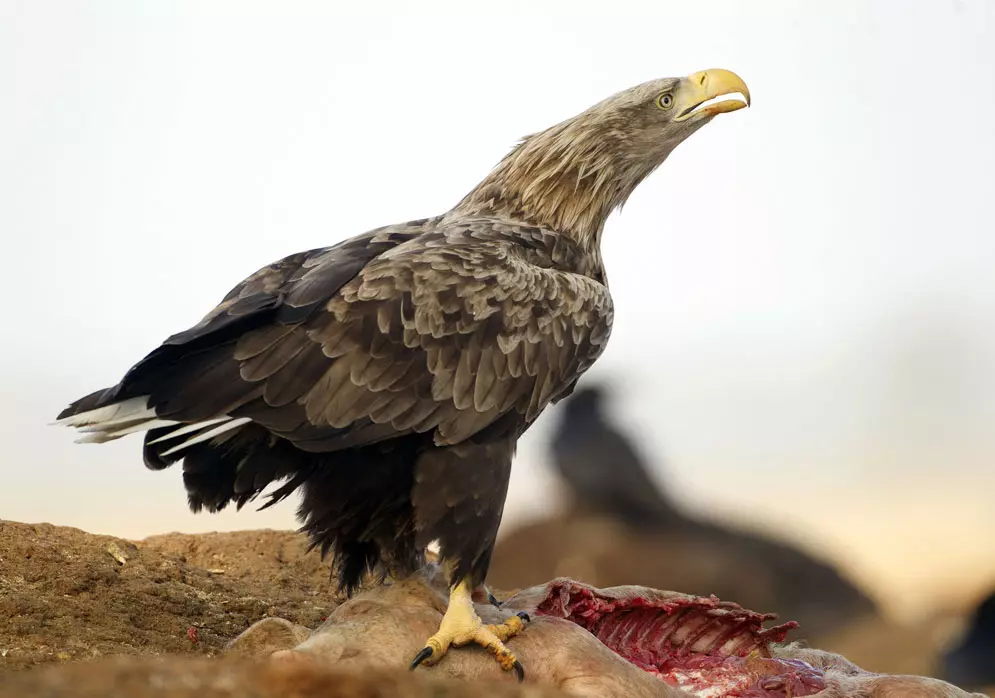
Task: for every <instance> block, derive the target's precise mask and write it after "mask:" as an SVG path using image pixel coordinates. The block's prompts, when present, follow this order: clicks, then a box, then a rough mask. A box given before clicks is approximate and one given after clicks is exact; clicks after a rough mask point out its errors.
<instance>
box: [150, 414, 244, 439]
mask: <svg viewBox="0 0 995 698" xmlns="http://www.w3.org/2000/svg"><path fill="white" fill-rule="evenodd" d="M229 419H231V417H229V416H228V415H225V416H224V417H218V418H217V419H205V420H204V421H203V422H194V423H193V424H187V425H186V426H185V427H181V428H180V429H174V430H173V431H171V432H169V433H168V434H166V435H164V436H160V437H159V438H158V439H153V440H152V441H149V445H152V444H157V443H161V442H163V441H169V440H170V439H175V438H177V437H180V436H183V435H184V434H189V433H190V432H191V431H200V430H201V429H206V428H207V427H209V426H211V425H213V424H217V423H218V422H227V421H228V420H229Z"/></svg>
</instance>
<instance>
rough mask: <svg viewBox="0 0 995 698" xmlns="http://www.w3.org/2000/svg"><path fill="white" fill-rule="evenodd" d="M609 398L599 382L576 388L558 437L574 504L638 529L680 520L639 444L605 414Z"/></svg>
mask: <svg viewBox="0 0 995 698" xmlns="http://www.w3.org/2000/svg"><path fill="white" fill-rule="evenodd" d="M605 400H606V397H605V391H604V390H603V389H602V388H601V387H600V386H593V387H585V388H582V389H579V390H577V391H576V392H575V393H574V395H573V397H572V398H570V399H569V400H568V401H567V402H566V403H565V407H564V409H563V413H564V414H563V418H562V419H561V420H560V425H559V428H558V429H557V431H556V433H555V435H554V436H553V443H552V451H553V464H554V465H555V467H556V469H557V470H558V471H559V473H560V476H561V477H562V478H563V479H564V480H565V481H567V482H569V483H570V489H571V491H572V494H573V496H574V499H575V500H576V501H575V502H574V503H575V505H576V506H577V507H578V508H580V509H582V510H584V511H587V512H590V513H600V514H611V515H614V516H617V517H618V518H619V519H621V520H622V521H624V522H625V523H626V524H628V525H631V526H636V527H639V528H646V527H649V528H655V527H659V526H664V525H672V524H676V523H677V522H679V521H680V520H681V518H682V517H681V516H680V514H679V513H678V512H677V510H676V509H675V508H674V505H673V503H672V502H671V500H670V497H669V496H667V494H666V492H665V490H664V489H663V487H662V486H661V485H660V484H658V483H657V482H656V481H655V479H654V478H653V477H652V476H651V475H650V472H649V469H648V468H647V467H646V465H645V461H644V459H643V457H642V455H641V454H640V453H639V452H638V449H637V448H636V446H635V444H633V443H631V442H630V441H629V439H627V438H626V437H625V436H624V435H623V434H621V433H619V431H618V430H616V429H615V427H614V425H613V424H612V423H611V420H610V418H609V417H607V416H606V414H605V411H604V409H603V405H604V402H605Z"/></svg>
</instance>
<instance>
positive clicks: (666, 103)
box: [656, 92, 674, 111]
mask: <svg viewBox="0 0 995 698" xmlns="http://www.w3.org/2000/svg"><path fill="white" fill-rule="evenodd" d="M656 106H658V107H660V108H661V109H663V110H664V111H667V110H668V109H671V108H673V106H674V95H672V94H670V93H669V92H664V93H663V94H662V95H660V96H659V97H657V98H656Z"/></svg>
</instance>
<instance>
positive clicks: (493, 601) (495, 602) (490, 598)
mask: <svg viewBox="0 0 995 698" xmlns="http://www.w3.org/2000/svg"><path fill="white" fill-rule="evenodd" d="M487 603H489V604H490V605H491V606H494V607H495V608H501V602H500V601H498V600H497V597H496V596H494V594H492V593H491V592H489V591H488V592H487Z"/></svg>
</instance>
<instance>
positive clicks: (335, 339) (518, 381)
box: [150, 221, 612, 451]
mask: <svg viewBox="0 0 995 698" xmlns="http://www.w3.org/2000/svg"><path fill="white" fill-rule="evenodd" d="M528 231H531V237H529V235H530V233H529V232H528ZM523 240H524V241H525V242H528V243H529V244H528V245H525V246H523V244H522V242H523ZM565 244H567V243H565V242H564V241H563V240H562V239H559V238H558V236H554V235H552V234H550V233H546V232H543V231H537V230H536V229H526V230H525V231H523V230H521V229H517V228H512V227H509V226H505V225H501V224H496V223H494V222H491V221H476V222H474V223H472V224H462V225H459V226H450V227H448V228H440V229H437V230H434V231H430V232H425V233H422V234H421V235H418V236H416V237H413V238H412V239H410V240H408V241H407V242H403V243H401V244H398V245H396V246H394V247H392V248H391V249H389V250H387V251H386V252H383V253H382V254H380V255H379V256H377V257H376V258H375V259H372V260H371V261H368V262H367V263H365V265H364V266H362V267H361V268H360V269H359V270H357V273H355V274H354V275H353V276H352V278H350V279H349V280H348V281H346V282H345V283H344V284H341V285H338V286H339V287H338V288H336V289H335V290H334V292H332V293H328V285H327V284H325V283H324V282H323V279H335V278H341V253H339V252H336V250H335V249H334V248H333V250H331V251H329V252H328V253H327V254H326V255H316V256H315V255H312V256H310V257H308V259H307V261H306V263H303V264H302V265H301V269H302V270H303V269H305V268H306V271H304V272H303V273H302V272H301V271H300V270H298V271H294V272H292V273H290V274H289V275H287V276H286V277H285V279H284V280H283V281H280V280H279V279H276V280H274V277H271V276H266V275H265V274H264V275H263V277H261V278H259V279H256V280H255V281H254V280H253V279H252V278H250V279H249V280H248V281H247V282H246V284H244V285H243V286H244V287H245V288H246V289H249V287H251V286H252V285H253V284H255V285H256V286H262V287H263V288H264V292H265V293H268V294H269V296H270V297H274V298H277V299H279V300H278V302H277V303H276V307H275V309H274V310H272V311H270V312H272V313H273V316H272V318H271V319H270V320H269V321H267V322H266V323H265V324H263V325H261V326H255V327H252V328H250V329H248V330H247V331H244V332H242V333H240V334H238V336H237V337H235V338H232V339H231V340H230V341H229V343H228V344H226V345H224V346H223V347H217V346H215V347H214V348H213V349H212V350H207V351H204V352H202V354H201V355H200V356H194V357H192V358H188V359H186V360H185V361H184V362H181V363H182V364H183V366H182V375H177V376H175V377H174V379H173V380H168V381H156V383H157V385H156V386H155V388H156V390H153V391H151V395H152V397H151V399H150V404H151V405H152V406H153V407H155V410H156V413H157V415H158V416H159V417H161V418H167V419H174V420H178V421H182V422H191V421H199V420H204V419H209V418H212V417H216V416H220V415H222V414H228V415H231V416H233V417H243V418H248V419H251V420H252V421H254V422H256V423H258V424H260V425H262V426H264V427H266V428H267V429H269V430H270V431H271V432H273V433H275V434H277V435H279V436H281V437H284V438H286V439H289V440H291V441H292V442H294V444H295V445H297V446H298V447H300V448H302V449H305V450H308V451H332V450H339V449H342V448H349V447H353V446H358V445H363V444H369V443H374V442H378V441H382V440H384V439H388V438H393V437H395V436H398V435H401V434H407V433H412V432H430V431H431V432H434V440H435V442H436V443H437V444H438V445H447V444H455V443H459V442H460V441H463V440H465V439H467V438H469V437H470V436H472V435H473V434H475V433H477V432H479V431H481V430H482V429H484V428H485V427H487V426H488V425H491V424H493V423H494V422H495V421H496V420H497V419H498V418H499V417H501V416H502V415H506V414H509V413H515V414H517V415H519V416H520V420H519V421H520V423H521V424H522V425H525V424H528V423H530V422H531V421H533V420H534V419H535V418H536V417H537V416H538V415H539V413H540V412H541V411H542V410H543V409H544V408H545V406H546V405H547V404H549V402H550V401H551V400H553V399H555V398H557V397H558V396H560V395H562V394H563V393H564V392H565V391H566V390H567V389H568V388H569V387H570V386H571V385H572V383H573V382H574V381H575V380H576V378H577V377H578V376H579V375H580V374H581V373H583V372H584V371H585V370H586V369H587V368H588V367H589V366H590V365H591V364H592V363H593V361H594V360H595V359H596V358H597V357H598V356H599V355H600V353H601V351H602V350H603V348H604V345H605V342H606V341H607V338H608V334H609V331H610V325H611V316H612V311H611V300H610V297H609V295H608V291H607V288H606V287H605V286H604V285H603V284H601V283H599V282H598V281H595V280H594V279H592V278H589V277H587V276H584V275H582V274H578V273H575V272H574V271H573V270H571V269H563V268H554V267H553V266H552V265H553V262H554V261H555V259H556V258H557V255H559V258H563V254H562V253H561V252H556V253H554V251H553V250H554V249H558V248H556V246H560V247H562V246H563V245H565ZM574 256H576V255H574ZM257 276H258V275H257ZM267 286H269V288H268V289H267V288H266V287H267ZM323 291H324V293H323ZM256 296H257V293H256V292H254V291H251V290H247V291H238V292H235V293H234V294H233V295H232V296H231V297H230V298H229V299H228V300H226V301H225V303H223V304H222V306H223V310H222V311H221V312H216V313H214V314H212V315H211V316H208V318H205V320H204V322H202V323H201V324H202V325H204V323H207V324H206V325H205V327H210V326H211V325H212V323H214V326H215V327H221V328H222V329H224V328H225V327H227V326H228V325H225V323H233V322H234V321H233V320H231V318H236V317H238V308H239V307H240V304H242V303H245V304H248V303H250V302H252V303H256V302H258V301H250V300H248V299H253V298H255V297H256ZM226 304H227V305H226ZM309 304H317V305H318V308H317V309H315V310H314V311H311V312H309V313H302V312H301V311H300V309H301V308H306V307H308V305H309ZM287 308H289V309H290V310H289V311H288V310H287ZM259 312H260V311H258V310H255V311H251V312H250V314H253V313H254V315H253V316H254V317H258V315H259ZM288 313H289V315H288ZM294 313H297V316H296V317H295V316H294ZM217 331H218V330H215V332H217ZM180 337H181V338H182V337H183V336H182V335H180ZM193 341H195V340H193Z"/></svg>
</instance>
